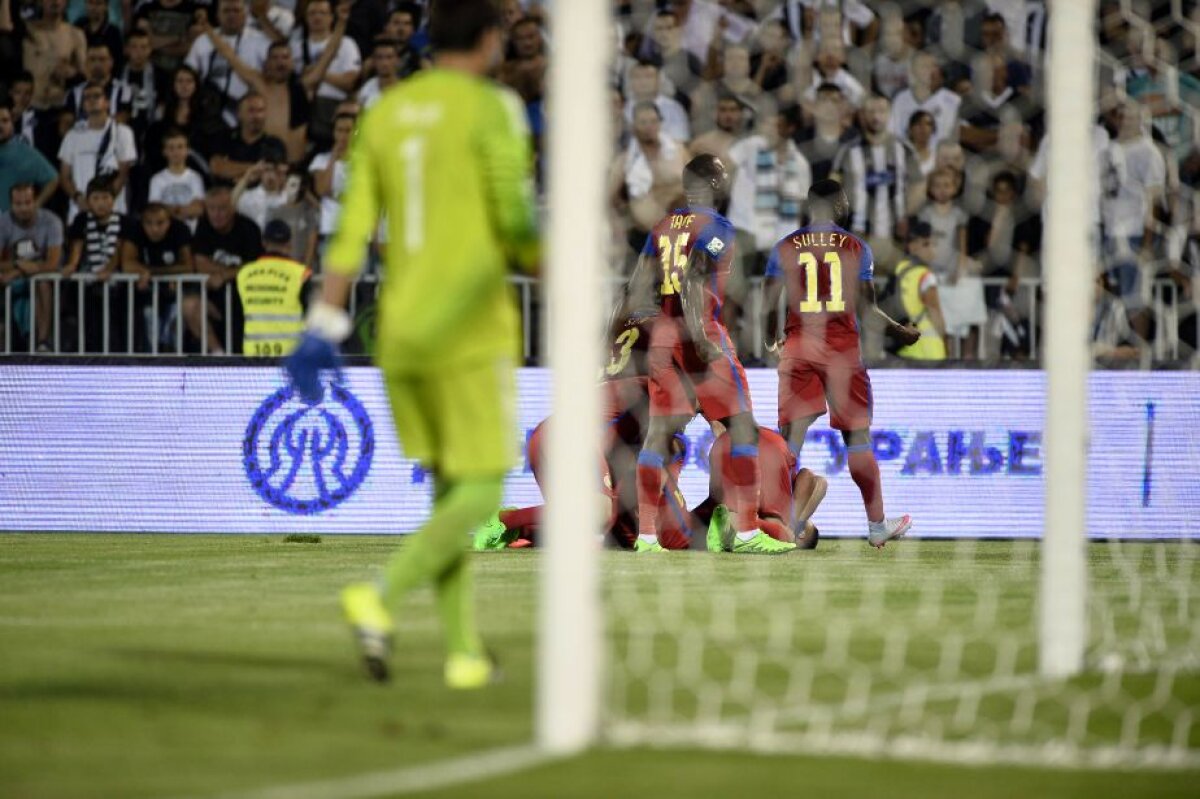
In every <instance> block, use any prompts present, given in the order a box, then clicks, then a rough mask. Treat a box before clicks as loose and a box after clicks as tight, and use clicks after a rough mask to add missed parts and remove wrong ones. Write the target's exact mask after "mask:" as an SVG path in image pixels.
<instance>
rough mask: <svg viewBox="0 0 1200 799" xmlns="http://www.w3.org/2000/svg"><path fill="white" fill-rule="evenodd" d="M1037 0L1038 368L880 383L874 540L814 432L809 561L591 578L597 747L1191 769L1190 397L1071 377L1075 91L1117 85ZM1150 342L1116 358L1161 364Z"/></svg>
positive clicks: (1075, 27) (894, 374) (1077, 313)
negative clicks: (1042, 108)
mask: <svg viewBox="0 0 1200 799" xmlns="http://www.w3.org/2000/svg"><path fill="white" fill-rule="evenodd" d="M768 5H769V4H768ZM817 5H821V4H817ZM835 5H836V4H835ZM847 5H849V4H847ZM952 5H955V4H952ZM1136 5H1137V4H1136V3H1135V4H1134V6H1135V8H1134V10H1133V11H1130V10H1129V9H1128V4H1122V8H1123V9H1124V10H1125V13H1126V14H1127V15H1130V14H1136ZM1029 6H1030V9H1031V14H1030V16H1029V18H1028V20H1027V22H1028V24H1029V35H1030V38H1029V41H1028V45H1029V46H1030V47H1031V48H1034V47H1040V46H1041V45H1042V43H1043V42H1044V41H1045V39H1043V38H1041V37H1039V36H1037V35H1036V34H1035V33H1034V29H1035V28H1036V27H1037V26H1041V25H1043V24H1044V25H1045V27H1046V29H1047V30H1048V31H1049V35H1048V37H1046V38H1047V39H1048V40H1049V42H1050V44H1049V47H1050V48H1051V50H1052V51H1053V52H1051V54H1050V56H1049V57H1048V58H1043V57H1042V56H1041V54H1040V53H1038V54H1032V53H1031V54H1030V55H1029V59H1030V60H1031V61H1035V62H1037V66H1038V68H1039V69H1040V68H1041V67H1042V66H1045V67H1046V71H1047V75H1046V76H1045V79H1044V82H1045V86H1044V88H1043V91H1044V94H1043V96H1044V97H1045V98H1048V99H1046V104H1047V105H1048V106H1049V112H1048V119H1049V123H1048V125H1049V129H1050V131H1051V132H1052V135H1057V136H1059V137H1060V139H1061V141H1060V143H1059V145H1058V146H1057V147H1051V148H1050V149H1049V151H1048V152H1049V156H1048V166H1047V168H1046V172H1045V173H1044V174H1045V175H1048V183H1049V189H1048V194H1047V199H1046V225H1045V238H1044V239H1043V244H1042V264H1043V271H1042V276H1043V277H1044V282H1043V283H1040V284H1037V285H1035V286H1034V287H1033V288H1029V287H1027V286H1024V285H1023V286H1022V292H1023V293H1022V294H1021V295H1020V296H1021V297H1023V298H1024V297H1026V294H1027V293H1032V299H1030V303H1031V304H1032V305H1031V307H1032V306H1034V305H1036V306H1037V307H1038V308H1040V311H1039V313H1040V314H1042V318H1046V319H1048V321H1047V322H1046V323H1045V324H1044V325H1041V326H1040V327H1039V328H1038V329H1037V330H1036V331H1035V335H1041V336H1045V337H1046V338H1045V340H1044V341H1043V342H1041V343H1037V342H1035V343H1034V350H1035V353H1034V354H1035V356H1037V355H1039V354H1040V357H1041V364H1042V365H1043V366H1044V367H1045V369H1046V371H1045V372H1043V371H1040V370H1036V369H1033V368H1025V369H1007V370H987V369H972V370H914V369H879V370H874V371H873V372H872V380H873V383H874V393H875V402H876V404H875V409H874V414H875V416H874V421H873V442H872V443H873V447H874V450H875V453H876V456H877V458H878V459H879V462H880V467H881V471H882V477H883V493H884V498H885V502H886V505H887V508H888V510H889V514H895V513H911V514H912V516H913V518H914V522H915V528H914V532H913V534H911V535H910V536H909V537H908V538H906V539H904V540H901V541H898V542H894V543H889V544H888V545H887V546H886V547H885V548H883V549H882V550H875V549H872V548H870V547H868V545H867V543H866V541H865V532H866V523H865V517H864V514H863V510H862V504H861V500H860V498H859V495H858V492H857V489H856V488H855V486H854V484H853V483H852V482H851V480H850V478H849V475H848V474H847V472H846V463H845V450H844V448H843V447H842V444H841V439H840V436H839V435H838V434H837V433H836V431H831V430H829V429H828V428H827V427H825V425H826V424H827V419H822V420H821V421H819V422H818V423H817V424H816V425H814V427H813V428H812V429H811V430H810V432H809V438H808V441H807V444H806V446H805V448H804V451H803V453H802V456H801V460H800V465H801V466H803V467H806V468H809V469H811V470H813V471H814V472H815V473H816V474H818V475H823V476H825V477H826V478H827V479H828V481H829V492H828V495H827V497H826V499H825V500H824V502H823V504H822V505H821V506H820V508H819V510H818V511H817V513H816V515H815V516H814V517H813V521H814V522H815V523H816V524H817V525H818V526H819V528H820V530H821V538H820V541H819V544H818V546H817V547H816V549H814V550H812V551H805V552H796V553H792V554H790V555H788V556H785V557H775V558H772V557H759V558H754V557H747V556H736V555H731V554H717V555H712V554H708V553H701V552H690V553H667V554H665V555H658V556H646V555H638V556H633V555H629V556H615V555H613V556H609V557H608V558H607V559H605V560H603V561H602V563H603V564H604V569H603V574H602V580H601V585H602V587H601V592H602V594H603V608H604V620H603V625H604V636H603V640H604V642H605V643H604V646H605V647H606V651H605V654H604V661H603V662H604V663H605V664H606V665H605V668H604V669H603V674H602V675H601V676H600V677H599V679H600V683H601V685H602V691H601V696H602V699H601V712H600V715H601V721H600V730H601V736H602V738H603V739H604V740H606V741H608V742H610V743H613V744H617V745H629V746H642V745H649V746H700V747H713V748H724V749H745V750H754V751H759V752H781V753H782V752H786V753H798V754H821V753H829V754H835V753H836V754H852V755H863V756H873V757H874V756H885V757H899V758H919V759H931V760H938V761H949V762H956V763H1012V764H1028V765H1052V766H1063V767H1122V768H1124V767H1173V768H1179V767H1187V768H1196V767H1200V724H1198V721H1200V719H1197V710H1198V709H1200V557H1198V555H1200V522H1198V521H1197V518H1196V513H1195V509H1196V508H1198V507H1200V483H1197V481H1196V478H1195V476H1194V471H1195V465H1196V464H1198V463H1200V429H1198V428H1197V426H1196V424H1195V419H1196V418H1198V417H1200V392H1198V391H1197V388H1198V387H1200V384H1198V382H1197V379H1196V374H1195V373H1194V372H1187V371H1182V372H1178V371H1177V372H1152V371H1146V370H1129V369H1123V370H1120V371H1108V370H1096V371H1092V372H1090V374H1089V368H1090V366H1091V359H1092V351H1091V350H1090V349H1089V344H1088V342H1089V340H1091V339H1090V336H1092V334H1093V332H1094V331H1093V329H1092V321H1094V320H1095V317H1094V316H1093V312H1094V304H1093V300H1094V299H1095V296H1096V295H1094V294H1093V290H1094V288H1095V283H1094V279H1095V277H1096V276H1097V274H1099V271H1100V270H1099V267H1098V264H1099V263H1100V256H1099V254H1095V255H1094V256H1090V255H1089V253H1090V252H1092V249H1091V245H1090V243H1089V240H1088V238H1089V235H1090V231H1089V226H1088V224H1087V219H1090V216H1091V211H1090V210H1089V198H1090V196H1091V195H1090V193H1089V192H1088V190H1087V186H1088V185H1089V184H1090V180H1089V178H1088V177H1087V176H1088V175H1089V173H1090V172H1092V171H1093V170H1096V169H1102V168H1104V164H1103V163H1099V164H1098V163H1096V162H1095V161H1091V162H1090V163H1089V162H1088V161H1089V159H1092V157H1093V149H1092V145H1091V142H1090V137H1091V132H1092V131H1091V129H1092V128H1093V127H1094V125H1093V120H1094V119H1095V116H1096V113H1097V112H1096V105H1095V98H1096V97H1097V95H1099V96H1100V97H1101V99H1102V100H1103V99H1104V98H1105V97H1107V96H1108V94H1109V93H1108V92H1107V91H1100V92H1097V91H1096V87H1095V81H1096V80H1097V75H1101V76H1104V79H1105V80H1107V81H1110V82H1112V81H1113V77H1112V70H1111V69H1110V68H1109V67H1110V66H1111V65H1110V64H1108V63H1107V61H1105V56H1104V55H1103V54H1102V53H1098V52H1096V49H1095V48H1094V46H1093V43H1092V42H1091V41H1090V40H1084V39H1083V38H1081V37H1087V36H1088V31H1089V30H1090V29H1091V27H1092V24H1093V22H1094V21H1095V20H1096V19H1097V11H1096V9H1095V7H1093V5H1092V4H1091V3H1086V2H1085V3H1077V4H1073V3H1060V4H1051V11H1052V12H1053V13H1051V14H1049V15H1048V16H1042V17H1038V16H1037V15H1036V14H1034V13H1032V11H1033V10H1035V8H1034V7H1036V8H1037V9H1041V8H1042V4H1040V3H1030V4H1029ZM1075 6H1077V8H1075ZM955 7H957V6H956V5H955ZM1055 14H1060V15H1062V16H1061V18H1060V19H1059V20H1057V21H1056V20H1055ZM1126 22H1127V23H1129V26H1130V27H1133V28H1136V27H1137V24H1135V23H1136V22H1137V20H1136V19H1133V20H1131V19H1130V18H1127V19H1126ZM626 24H628V21H626ZM1159 24H1160V26H1161V24H1162V23H1161V21H1160V22H1159ZM647 30H649V28H647ZM834 30H836V28H835V29H834ZM1154 30H1155V28H1154V27H1153V26H1152V25H1149V24H1147V26H1146V31H1147V32H1148V35H1153V34H1154ZM835 35H836V34H835ZM1150 50H1151V51H1153V47H1151V48H1150ZM963 58H964V59H966V60H969V55H968V56H964V57H963ZM1081 60H1082V64H1081V63H1080V61H1081ZM1072 65H1074V66H1075V67H1077V68H1076V69H1071V66H1072ZM1093 65H1098V67H1099V68H1093ZM1171 74H1174V73H1171ZM1036 80H1037V81H1039V82H1041V81H1043V78H1042V77H1041V76H1040V75H1039V76H1038V77H1036ZM1122 80H1123V78H1122ZM1112 96H1113V97H1115V99H1116V101H1118V102H1119V101H1120V100H1121V99H1122V96H1123V89H1119V90H1117V91H1116V92H1115V94H1114V95H1112ZM1109 99H1111V98H1109ZM1056 103H1058V104H1059V107H1058V108H1057V109H1056V108H1055V104H1056ZM1189 113H1191V112H1189ZM1056 115H1057V117H1056ZM1071 116H1075V117H1077V118H1076V119H1075V120H1074V121H1073V122H1072V120H1071V119H1067V117H1071ZM1081 120H1082V121H1081ZM1032 155H1033V153H1032V152H1030V153H1029V156H1030V160H1032ZM1067 195H1073V197H1074V199H1064V198H1065V197H1066V196H1067ZM1072 203H1073V204H1072ZM1080 217H1082V219H1081V218H1080ZM1092 263H1095V264H1097V267H1096V268H1093V267H1092V265H1091V264H1092ZM1038 286H1040V287H1041V293H1037V292H1038ZM1159 299H1160V297H1159V294H1158V293H1157V289H1156V293H1155V294H1154V302H1156V303H1157V302H1158V301H1159ZM1021 302H1024V299H1022V300H1021ZM1154 310H1155V311H1158V310H1161V309H1159V308H1158V307H1157V306H1155V308H1154ZM1089 320H1092V321H1089ZM993 321H995V320H993ZM998 324H999V323H998ZM1031 324H1033V323H1032V322H1031ZM1159 335H1161V331H1160V333H1159ZM1154 346H1158V345H1157V344H1155V345H1154ZM1135 349H1137V348H1136V347H1135ZM1151 349H1153V347H1150V346H1143V347H1142V348H1141V350H1140V352H1139V353H1138V354H1137V355H1135V357H1134V362H1135V363H1136V362H1137V358H1142V361H1143V365H1147V364H1148V362H1149V359H1150V358H1152V357H1162V353H1161V352H1160V351H1153V352H1151V351H1150V350H1151ZM750 386H751V394H752V399H753V403H754V408H755V412H756V416H757V417H758V421H759V423H760V424H761V425H763V426H766V427H772V428H773V427H774V426H775V422H776V419H775V403H776V396H777V395H776V389H777V384H776V376H775V372H774V370H772V369H761V370H752V371H751V374H750ZM1047 397H1049V400H1047ZM686 437H687V439H688V444H689V446H688V451H687V453H686V455H685V457H686V458H687V464H686V467H685V469H684V472H683V476H682V478H681V479H680V482H679V487H680V489H681V491H682V493H683V495H684V497H685V498H686V500H687V503H688V504H689V505H695V504H696V503H697V502H698V501H699V500H700V499H702V498H703V497H704V496H705V494H706V492H707V489H708V475H707V469H708V464H707V460H706V458H707V446H708V445H709V444H710V443H711V435H710V434H709V432H708V429H707V426H706V425H705V424H704V423H703V422H702V421H699V420H697V421H695V422H693V423H692V424H691V425H690V426H689V427H688V429H687V431H686Z"/></svg>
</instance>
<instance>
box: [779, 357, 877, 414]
mask: <svg viewBox="0 0 1200 799" xmlns="http://www.w3.org/2000/svg"><path fill="white" fill-rule="evenodd" d="M872 407H873V402H872V399H871V378H870V376H868V375H867V367H865V366H863V364H862V363H861V362H860V361H854V362H847V363H838V364H827V363H812V362H810V361H802V360H795V359H791V358H789V359H785V360H783V361H780V362H779V424H780V426H783V425H785V424H787V423H788V422H794V421H796V420H797V419H804V418H807V417H811V416H820V415H821V414H823V413H825V411H826V410H827V409H828V411H829V426H830V427H832V428H833V429H834V430H843V431H849V430H864V429H866V428H868V427H870V426H871V411H872Z"/></svg>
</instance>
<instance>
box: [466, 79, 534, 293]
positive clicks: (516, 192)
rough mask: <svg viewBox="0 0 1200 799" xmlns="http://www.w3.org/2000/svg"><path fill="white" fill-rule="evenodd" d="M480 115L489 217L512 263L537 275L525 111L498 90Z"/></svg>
mask: <svg viewBox="0 0 1200 799" xmlns="http://www.w3.org/2000/svg"><path fill="white" fill-rule="evenodd" d="M489 99H491V102H490V103H489V105H488V106H487V107H486V108H485V110H484V112H483V113H482V114H481V115H480V119H479V127H478V129H477V132H476V139H475V141H476V147H477V149H478V153H479V161H480V166H481V168H482V169H483V180H484V185H485V188H486V190H487V204H488V211H489V216H490V217H491V220H492V227H493V229H494V231H495V233H496V238H497V239H499V240H500V242H501V244H502V246H503V247H504V249H505V251H506V253H507V255H508V258H509V261H510V263H512V264H514V265H515V266H516V267H517V268H519V269H521V270H522V271H526V272H532V271H534V269H535V267H536V266H537V263H538V260H539V258H540V257H541V252H540V250H541V247H540V240H539V238H538V227H537V205H536V202H535V200H534V192H533V150H532V147H531V145H530V138H529V122H528V120H527V119H526V117H525V108H524V106H523V105H522V104H521V101H520V99H519V98H518V97H517V95H516V94H515V93H513V92H512V91H511V90H509V89H496V90H494V92H492V94H491V97H490V98H489Z"/></svg>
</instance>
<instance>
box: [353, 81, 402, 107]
mask: <svg viewBox="0 0 1200 799" xmlns="http://www.w3.org/2000/svg"><path fill="white" fill-rule="evenodd" d="M392 85H393V86H394V85H395V84H392ZM383 92H384V89H381V88H379V76H378V75H375V76H374V77H372V78H371V79H370V80H368V81H367V82H366V83H364V84H363V85H362V87H361V88H360V89H359V90H358V104H359V105H361V106H362V107H363V110H364V111H366V110H367V109H368V108H370V107H371V106H373V105H375V103H377V102H379V98H380V97H382V96H383Z"/></svg>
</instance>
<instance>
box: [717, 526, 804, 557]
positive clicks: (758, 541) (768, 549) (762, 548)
mask: <svg viewBox="0 0 1200 799" xmlns="http://www.w3.org/2000/svg"><path fill="white" fill-rule="evenodd" d="M795 548H796V545H795V544H790V543H788V542H786V541H776V540H775V539H774V538H771V536H769V535H767V534H766V533H764V532H763V531H762V530H757V531H755V533H754V535H753V536H751V537H750V538H746V539H743V538H742V537H741V536H740V535H738V536H734V538H733V551H734V553H735V554H741V555H782V554H784V553H785V552H791V551H792V550H794V549H795Z"/></svg>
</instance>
